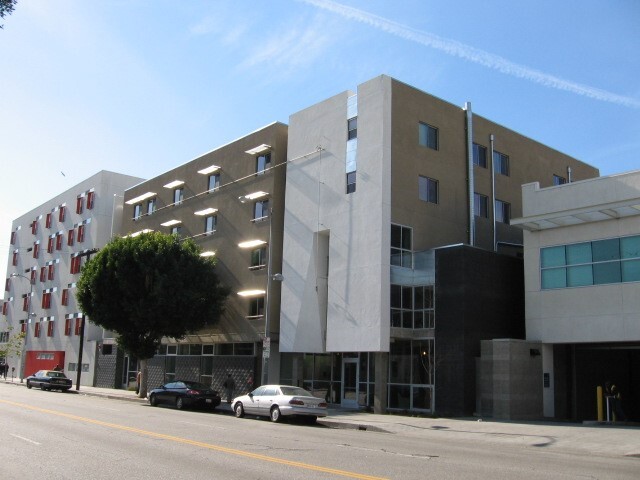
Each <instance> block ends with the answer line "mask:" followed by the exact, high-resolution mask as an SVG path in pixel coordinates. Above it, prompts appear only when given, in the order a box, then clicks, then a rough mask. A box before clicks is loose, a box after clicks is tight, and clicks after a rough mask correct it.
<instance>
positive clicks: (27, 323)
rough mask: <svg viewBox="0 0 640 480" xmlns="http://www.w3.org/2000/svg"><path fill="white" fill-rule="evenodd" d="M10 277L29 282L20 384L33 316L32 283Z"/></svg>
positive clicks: (22, 378) (29, 280) (18, 274)
mask: <svg viewBox="0 0 640 480" xmlns="http://www.w3.org/2000/svg"><path fill="white" fill-rule="evenodd" d="M9 276H10V277H22V278H24V279H25V280H27V281H28V282H29V297H28V298H27V319H26V320H25V322H26V323H25V325H26V327H25V336H24V344H23V345H22V354H21V355H20V357H21V358H20V383H22V382H23V381H24V376H25V370H26V366H25V362H26V353H27V341H28V340H29V323H30V322H31V317H32V316H33V315H34V314H33V313H32V312H31V298H32V296H33V282H32V281H31V279H30V278H29V277H26V276H24V275H22V274H20V273H12V274H11V275H9Z"/></svg>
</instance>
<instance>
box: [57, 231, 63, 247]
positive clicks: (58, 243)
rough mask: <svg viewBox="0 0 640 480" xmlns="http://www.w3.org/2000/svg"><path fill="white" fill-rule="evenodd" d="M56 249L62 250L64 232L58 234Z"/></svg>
mask: <svg viewBox="0 0 640 480" xmlns="http://www.w3.org/2000/svg"><path fill="white" fill-rule="evenodd" d="M56 250H62V234H61V233H59V234H57V235H56Z"/></svg>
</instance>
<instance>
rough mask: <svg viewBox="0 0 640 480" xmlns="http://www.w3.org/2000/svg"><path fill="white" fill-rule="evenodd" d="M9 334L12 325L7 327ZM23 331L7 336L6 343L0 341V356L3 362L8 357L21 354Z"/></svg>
mask: <svg viewBox="0 0 640 480" xmlns="http://www.w3.org/2000/svg"><path fill="white" fill-rule="evenodd" d="M8 330H9V335H11V331H12V330H13V328H12V327H9V328H8ZM25 336H26V335H25V333H24V332H20V333H17V334H16V335H12V336H10V337H9V340H8V341H7V342H6V343H0V358H4V361H5V363H6V362H7V360H8V359H9V357H17V356H18V355H21V354H22V348H23V347H24V337H25Z"/></svg>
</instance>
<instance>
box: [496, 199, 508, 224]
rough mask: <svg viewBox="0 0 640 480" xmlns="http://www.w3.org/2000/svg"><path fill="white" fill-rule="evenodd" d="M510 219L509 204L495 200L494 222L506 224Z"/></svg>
mask: <svg viewBox="0 0 640 480" xmlns="http://www.w3.org/2000/svg"><path fill="white" fill-rule="evenodd" d="M510 220H511V204H510V203H507V202H503V201H502V200H496V222H502V223H506V224H508V223H509V221H510Z"/></svg>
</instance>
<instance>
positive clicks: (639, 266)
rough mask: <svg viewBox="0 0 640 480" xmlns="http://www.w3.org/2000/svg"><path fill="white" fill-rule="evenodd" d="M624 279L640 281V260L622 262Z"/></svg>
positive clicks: (626, 280)
mask: <svg viewBox="0 0 640 480" xmlns="http://www.w3.org/2000/svg"><path fill="white" fill-rule="evenodd" d="M622 281H623V282H640V260H627V261H626V262H622Z"/></svg>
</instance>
